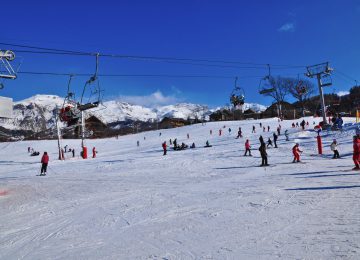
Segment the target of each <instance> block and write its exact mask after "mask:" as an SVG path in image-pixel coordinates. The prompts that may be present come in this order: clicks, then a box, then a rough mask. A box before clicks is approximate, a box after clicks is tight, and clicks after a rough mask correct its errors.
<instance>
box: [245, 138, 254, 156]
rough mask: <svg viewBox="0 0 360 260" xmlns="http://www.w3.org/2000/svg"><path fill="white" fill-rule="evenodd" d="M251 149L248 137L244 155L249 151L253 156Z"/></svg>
mask: <svg viewBox="0 0 360 260" xmlns="http://www.w3.org/2000/svg"><path fill="white" fill-rule="evenodd" d="M250 149H251V146H250V142H249V139H246V142H245V154H244V156H246V155H247V153H248V152H249V156H252V155H251V150H250Z"/></svg>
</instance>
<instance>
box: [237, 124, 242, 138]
mask: <svg viewBox="0 0 360 260" xmlns="http://www.w3.org/2000/svg"><path fill="white" fill-rule="evenodd" d="M239 137H242V131H241V127H239V131H238V135H237V137H236V139H238V138H239Z"/></svg>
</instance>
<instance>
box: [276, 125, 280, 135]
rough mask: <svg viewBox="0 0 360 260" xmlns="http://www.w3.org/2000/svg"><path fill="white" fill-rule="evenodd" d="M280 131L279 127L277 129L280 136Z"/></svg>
mask: <svg viewBox="0 0 360 260" xmlns="http://www.w3.org/2000/svg"><path fill="white" fill-rule="evenodd" d="M280 130H281V127H280V126H279V127H278V128H277V129H276V131H277V133H278V135H280Z"/></svg>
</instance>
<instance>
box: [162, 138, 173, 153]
mask: <svg viewBox="0 0 360 260" xmlns="http://www.w3.org/2000/svg"><path fill="white" fill-rule="evenodd" d="M175 140H176V139H175ZM175 140H174V143H175ZM162 148H163V150H164V154H163V155H166V141H165V142H163V143H162Z"/></svg>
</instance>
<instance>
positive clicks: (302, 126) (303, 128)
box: [300, 119, 306, 130]
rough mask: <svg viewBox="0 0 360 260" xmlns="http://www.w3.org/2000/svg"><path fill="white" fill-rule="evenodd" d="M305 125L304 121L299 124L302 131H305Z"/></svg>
mask: <svg viewBox="0 0 360 260" xmlns="http://www.w3.org/2000/svg"><path fill="white" fill-rule="evenodd" d="M305 124H306V123H305V120H304V119H303V121H301V123H300V125H301V128H302V130H305Z"/></svg>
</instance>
